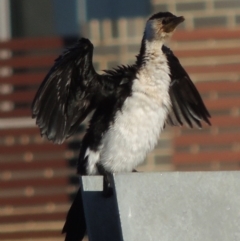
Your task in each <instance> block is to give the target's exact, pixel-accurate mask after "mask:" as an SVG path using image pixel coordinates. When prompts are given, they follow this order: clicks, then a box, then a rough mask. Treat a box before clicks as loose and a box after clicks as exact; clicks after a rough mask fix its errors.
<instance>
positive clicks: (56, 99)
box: [32, 38, 112, 143]
mask: <svg viewBox="0 0 240 241" xmlns="http://www.w3.org/2000/svg"><path fill="white" fill-rule="evenodd" d="M92 55H93V45H92V43H91V42H90V41H89V40H88V39H84V38H82V39H80V40H79V41H78V42H77V43H76V45H75V46H73V47H71V48H69V49H67V50H66V51H65V52H63V54H62V55H60V56H59V57H58V58H57V59H56V60H55V64H54V66H53V67H52V68H51V70H50V71H49V73H48V74H47V76H46V77H45V79H44V80H43V82H42V84H41V85H40V87H39V89H38V91H37V93H36V96H35V98H34V100H33V103H32V117H33V118H36V123H37V125H38V126H39V128H40V131H41V135H45V136H47V138H48V139H49V140H52V141H54V142H56V143H62V142H63V141H64V140H65V139H66V138H67V137H69V136H70V135H72V134H73V133H74V132H75V131H76V130H77V128H78V127H79V125H80V123H81V122H82V121H83V120H84V119H85V118H86V116H87V115H88V114H89V113H90V112H91V111H92V110H93V109H95V108H96V106H97V103H98V102H99V101H100V100H101V98H103V96H104V95H105V93H104V91H107V90H108V89H109V88H110V89H111V88H112V86H111V85H110V84H109V85H110V86H108V84H106V83H103V80H102V76H101V75H98V74H97V73H96V72H95V70H94V68H93V64H92Z"/></svg>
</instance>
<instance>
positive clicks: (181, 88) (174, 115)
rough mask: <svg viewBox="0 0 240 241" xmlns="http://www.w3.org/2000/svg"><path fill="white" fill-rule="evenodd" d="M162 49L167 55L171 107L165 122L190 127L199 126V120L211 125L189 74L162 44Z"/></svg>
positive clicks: (207, 113) (200, 125)
mask: <svg viewBox="0 0 240 241" xmlns="http://www.w3.org/2000/svg"><path fill="white" fill-rule="evenodd" d="M162 50H163V52H164V53H165V54H166V56H167V59H168V63H169V66H170V73H171V84H170V87H169V95H170V99H171V104H172V108H171V110H170V112H169V115H168V118H167V123H168V124H170V125H184V124H186V125H187V126H189V127H191V128H192V127H194V126H197V127H199V128H201V127H202V123H201V121H204V122H206V123H207V124H208V125H211V123H210V121H209V118H210V117H211V116H210V114H209V112H208V110H207V108H206V107H205V105H204V103H203V100H202V98H201V96H200V94H199V92H198V90H197V88H196V87H195V85H194V84H193V82H192V81H191V79H190V77H189V75H188V74H187V72H186V71H185V70H184V68H183V67H182V65H181V64H180V62H179V60H178V59H177V58H176V57H175V55H174V54H173V52H172V51H171V50H170V49H169V48H167V47H166V46H163V48H162Z"/></svg>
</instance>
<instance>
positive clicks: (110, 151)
mask: <svg viewBox="0 0 240 241" xmlns="http://www.w3.org/2000/svg"><path fill="white" fill-rule="evenodd" d="M151 58H152V59H151ZM136 77H137V78H136V79H135V80H134V83H133V87H132V89H133V90H132V95H131V96H130V97H128V98H127V99H126V100H125V102H124V104H123V107H122V109H121V110H120V111H118V112H117V113H116V116H115V122H114V123H113V125H112V126H111V127H110V129H109V130H108V131H107V132H106V133H105V134H104V136H103V140H102V149H101V150H100V162H101V163H102V164H103V166H104V167H105V169H106V170H108V171H110V172H124V171H132V170H133V169H134V168H135V167H136V166H137V165H138V164H140V163H141V162H143V161H144V159H145V157H146V155H147V153H148V152H149V151H151V150H152V149H153V148H154V147H155V145H156V144H157V141H158V137H159V134H160V132H161V130H162V128H163V126H164V122H165V119H166V117H167V112H168V108H169V106H170V99H169V94H168V88H169V83H170V77H169V69H168V65H167V60H166V58H165V56H164V55H163V54H160V55H158V56H156V55H155V56H150V59H149V60H148V61H147V62H146V64H145V66H143V67H142V68H141V69H140V70H139V72H138V74H137V76H136Z"/></svg>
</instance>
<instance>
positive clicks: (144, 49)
mask: <svg viewBox="0 0 240 241" xmlns="http://www.w3.org/2000/svg"><path fill="white" fill-rule="evenodd" d="M163 44H164V43H163V41H161V40H151V41H149V40H147V39H145V38H144V37H143V39H142V43H141V48H140V53H139V55H138V56H137V65H138V66H139V67H141V66H143V65H144V64H146V62H148V61H151V59H154V58H155V57H158V56H159V55H162V54H163V52H162V46H163Z"/></svg>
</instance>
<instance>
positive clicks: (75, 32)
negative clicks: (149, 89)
mask: <svg viewBox="0 0 240 241" xmlns="http://www.w3.org/2000/svg"><path fill="white" fill-rule="evenodd" d="M158 11H170V12H172V13H174V14H176V15H183V16H184V17H185V19H186V20H185V22H184V23H183V24H181V25H180V26H179V27H178V29H177V31H176V32H175V34H174V36H173V39H172V41H171V42H170V44H169V46H170V47H171V48H172V50H174V53H175V54H176V56H177V57H178V58H179V59H180V61H181V63H182V65H183V66H184V67H185V68H186V70H187V72H188V73H189V74H190V77H191V78H192V80H193V81H194V82H195V84H196V86H197V88H198V90H199V91H200V92H201V95H202V97H203V98H204V101H205V103H206V106H207V107H208V109H209V110H210V113H211V115H212V127H208V126H204V128H203V129H202V130H198V129H188V128H184V127H183V128H168V127H167V128H166V129H165V131H164V132H163V134H162V135H161V139H160V141H159V144H158V146H157V148H156V149H155V151H154V152H152V153H150V154H149V155H148V157H147V159H146V161H145V163H144V164H143V165H142V166H141V167H139V169H138V170H141V171H177V170H178V171H198V170H207V171H215V170H239V168H240V41H239V38H240V1H239V0H228V1H226V0H194V1H193V0H151V1H150V0H131V1H129V0H115V1H111V0H101V1H96V0H87V1H84V0H71V1H64V0H41V1H32V0H18V1H15V0H0V240H2V241H10V240H11V241H16V240H25V241H28V240H31V241H43V240H44V241H50V240H51V241H60V240H63V239H64V236H62V235H61V234H60V230H61V228H62V225H63V222H64V219H65V216H66V213H67V211H68V208H69V206H70V202H71V198H72V197H73V196H74V193H75V191H76V188H77V186H78V178H77V176H76V175H75V172H76V171H75V164H76V160H77V156H78V152H79V146H80V142H81V138H82V135H83V133H84V132H83V131H84V125H83V126H82V127H81V128H80V129H79V133H77V134H76V135H75V136H74V137H72V138H70V139H69V140H68V141H67V142H66V143H64V144H62V145H54V144H52V143H49V142H48V141H47V140H45V139H42V138H41V137H40V135H39V130H38V129H37V128H36V126H35V122H34V121H33V120H32V119H31V112H30V105H31V101H32V99H33V97H34V94H35V92H36V90H37V88H38V86H39V84H40V83H41V81H42V80H43V78H44V76H45V75H46V73H47V71H48V70H49V68H50V67H51V66H52V64H53V61H54V59H55V58H56V57H57V56H58V55H59V54H60V53H61V51H62V50H63V48H65V47H66V46H69V45H71V44H73V43H74V42H75V41H76V39H77V38H79V37H80V36H85V37H87V38H90V39H91V41H92V42H93V44H94V46H95V51H94V66H95V68H96V69H97V70H98V71H101V70H103V69H108V68H112V67H116V66H117V65H118V64H132V63H134V61H135V56H136V55H137V54H138V51H139V47H140V43H141V38H142V35H143V30H144V25H145V22H146V19H147V17H149V15H151V14H152V13H155V12H158Z"/></svg>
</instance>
